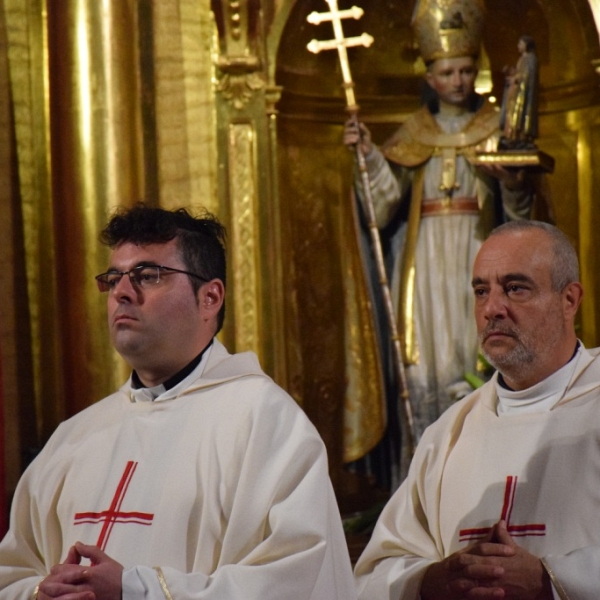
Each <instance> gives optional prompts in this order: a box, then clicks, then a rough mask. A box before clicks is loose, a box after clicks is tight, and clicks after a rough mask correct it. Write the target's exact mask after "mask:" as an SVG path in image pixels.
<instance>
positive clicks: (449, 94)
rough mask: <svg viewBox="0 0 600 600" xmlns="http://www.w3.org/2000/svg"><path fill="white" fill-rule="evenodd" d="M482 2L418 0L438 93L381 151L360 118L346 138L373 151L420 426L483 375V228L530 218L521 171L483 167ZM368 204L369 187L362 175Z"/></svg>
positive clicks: (487, 123) (487, 119) (374, 184)
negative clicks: (477, 279)
mask: <svg viewBox="0 0 600 600" xmlns="http://www.w3.org/2000/svg"><path fill="white" fill-rule="evenodd" d="M483 18H484V2H483V0H419V2H418V3H417V6H416V8H415V12H414V16H413V28H414V30H415V33H416V37H417V40H418V44H419V50H420V53H421V56H422V58H423V60H424V62H425V64H426V66H427V73H426V81H427V83H428V84H429V86H430V87H431V89H432V91H433V92H434V98H433V100H431V101H430V102H429V103H428V104H427V105H426V106H423V107H422V108H421V109H420V110H419V111H417V112H416V113H414V114H412V115H410V116H409V117H408V118H407V119H406V121H405V122H404V123H403V125H402V126H401V127H400V128H399V129H398V131H397V132H396V133H395V134H394V135H393V136H392V137H391V138H390V139H389V140H388V141H387V142H386V143H385V144H384V145H383V146H382V148H381V149H379V148H378V147H377V146H376V145H375V144H373V143H372V141H371V138H370V134H369V131H368V129H367V128H366V127H365V126H364V124H362V123H359V124H358V125H357V124H356V123H354V122H352V121H349V122H348V123H347V125H346V130H345V134H344V141H345V143H346V144H347V145H348V146H353V145H356V144H359V145H360V146H361V149H362V153H363V154H364V155H365V159H366V163H367V167H368V172H369V180H370V185H369V187H370V190H371V196H372V198H373V204H374V207H375V214H376V219H377V226H378V227H379V228H380V229H381V230H382V235H385V236H388V235H389V240H388V239H386V244H385V246H386V247H389V248H391V249H393V257H392V261H393V273H392V291H393V294H394V300H395V307H396V314H397V315H398V322H399V325H400V329H401V341H402V351H403V358H404V364H405V367H406V375H407V381H408V390H409V395H410V398H411V401H412V405H413V411H414V416H415V425H416V430H417V434H420V433H422V431H423V430H424V429H425V427H427V426H428V425H429V424H430V423H431V422H433V421H434V420H435V419H437V418H438V417H439V416H440V414H441V413H442V412H443V411H444V410H445V409H446V408H447V407H448V406H449V405H450V404H451V403H452V402H453V401H454V400H455V399H457V397H460V395H461V393H466V390H464V391H463V388H467V387H468V386H467V385H466V383H465V374H466V373H469V372H475V371H476V368H477V359H478V339H477V333H476V329H475V325H474V322H473V318H472V312H473V292H472V291H471V267H472V264H473V260H474V257H475V255H476V253H477V251H478V250H479V247H480V245H481V243H482V241H483V240H484V239H485V237H486V235H487V233H488V232H489V231H490V230H491V229H492V228H493V227H494V226H495V225H497V224H499V216H500V215H501V218H502V219H504V220H512V219H526V218H529V215H530V209H531V204H532V200H533V194H532V191H531V186H530V184H529V180H528V178H527V177H526V176H524V173H523V172H522V171H519V170H515V169H506V168H504V167H502V166H497V165H480V164H479V163H478V162H477V153H478V152H483V151H495V150H496V148H497V145H498V141H499V139H500V135H501V131H500V124H499V115H498V112H497V111H496V110H495V109H494V107H493V106H492V105H491V104H490V103H488V102H487V101H486V99H485V98H483V97H481V96H479V95H477V94H476V93H475V91H474V83H475V77H476V75H477V56H478V53H479V50H480V44H481V33H482V25H483ZM355 180H356V191H357V195H358V196H359V199H360V200H361V202H363V203H364V197H365V193H364V187H363V184H362V181H361V180H360V178H358V177H356V178H355Z"/></svg>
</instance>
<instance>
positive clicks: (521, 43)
mask: <svg viewBox="0 0 600 600" xmlns="http://www.w3.org/2000/svg"><path fill="white" fill-rule="evenodd" d="M517 50H518V51H519V52H520V53H521V54H523V52H525V50H527V44H526V43H525V41H524V40H519V43H518V44H517Z"/></svg>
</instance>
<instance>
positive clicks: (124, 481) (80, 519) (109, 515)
mask: <svg viewBox="0 0 600 600" xmlns="http://www.w3.org/2000/svg"><path fill="white" fill-rule="evenodd" d="M137 465H138V463H137V462H133V461H132V460H130V461H129V462H128V463H127V465H126V466H125V471H123V475H122V476H121V481H119V485H118V486H117V490H116V491H115V495H114V496H113V499H112V502H111V503H110V508H109V509H108V510H103V511H102V512H81V513H75V525H81V524H83V523H103V525H102V530H101V531H100V535H99V536H98V541H97V542H96V546H98V548H100V550H105V549H106V544H107V542H108V538H109V537H110V534H111V532H112V530H113V527H114V526H115V523H135V524H136V525H152V519H154V515H153V514H151V513H143V512H121V505H122V504H123V500H124V499H125V494H126V493H127V489H128V487H129V484H130V483H131V480H132V479H133V474H134V473H135V470H136V468H137Z"/></svg>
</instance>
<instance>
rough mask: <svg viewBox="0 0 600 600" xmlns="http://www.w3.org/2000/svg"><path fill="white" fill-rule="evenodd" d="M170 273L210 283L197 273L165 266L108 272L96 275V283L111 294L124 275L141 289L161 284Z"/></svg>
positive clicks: (103, 290) (148, 266) (144, 266)
mask: <svg viewBox="0 0 600 600" xmlns="http://www.w3.org/2000/svg"><path fill="white" fill-rule="evenodd" d="M168 273H183V274H184V275H189V276H190V277H195V278H196V279H200V281H205V282H206V281H208V279H205V278H204V277H200V275H196V273H190V272H189V271H182V270H181V269H174V268H173V267H165V266H163V265H140V266H139V267H135V268H133V269H130V270H129V271H108V272H107V273H102V274H101V275H96V278H95V279H96V283H97V284H98V289H99V290H100V291H101V292H109V291H110V290H112V289H114V288H115V287H117V285H118V284H119V281H121V279H122V278H123V275H129V281H131V283H132V284H133V285H135V286H137V287H139V288H142V289H145V288H151V287H153V286H155V285H157V284H158V283H160V281H161V278H162V277H163V275H167V274H168Z"/></svg>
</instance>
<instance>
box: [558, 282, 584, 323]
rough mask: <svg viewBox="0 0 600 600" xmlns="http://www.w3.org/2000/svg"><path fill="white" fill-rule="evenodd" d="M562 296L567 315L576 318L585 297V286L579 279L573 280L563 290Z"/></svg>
mask: <svg viewBox="0 0 600 600" xmlns="http://www.w3.org/2000/svg"><path fill="white" fill-rule="evenodd" d="M562 297H563V309H564V312H565V315H566V316H568V317H571V318H574V317H575V314H576V313H577V309H578V308H579V305H580V304H581V299H582V298H583V287H582V286H581V284H580V283H579V282H578V281H572V282H571V283H568V284H567V286H566V287H565V289H564V290H563V292H562Z"/></svg>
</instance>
